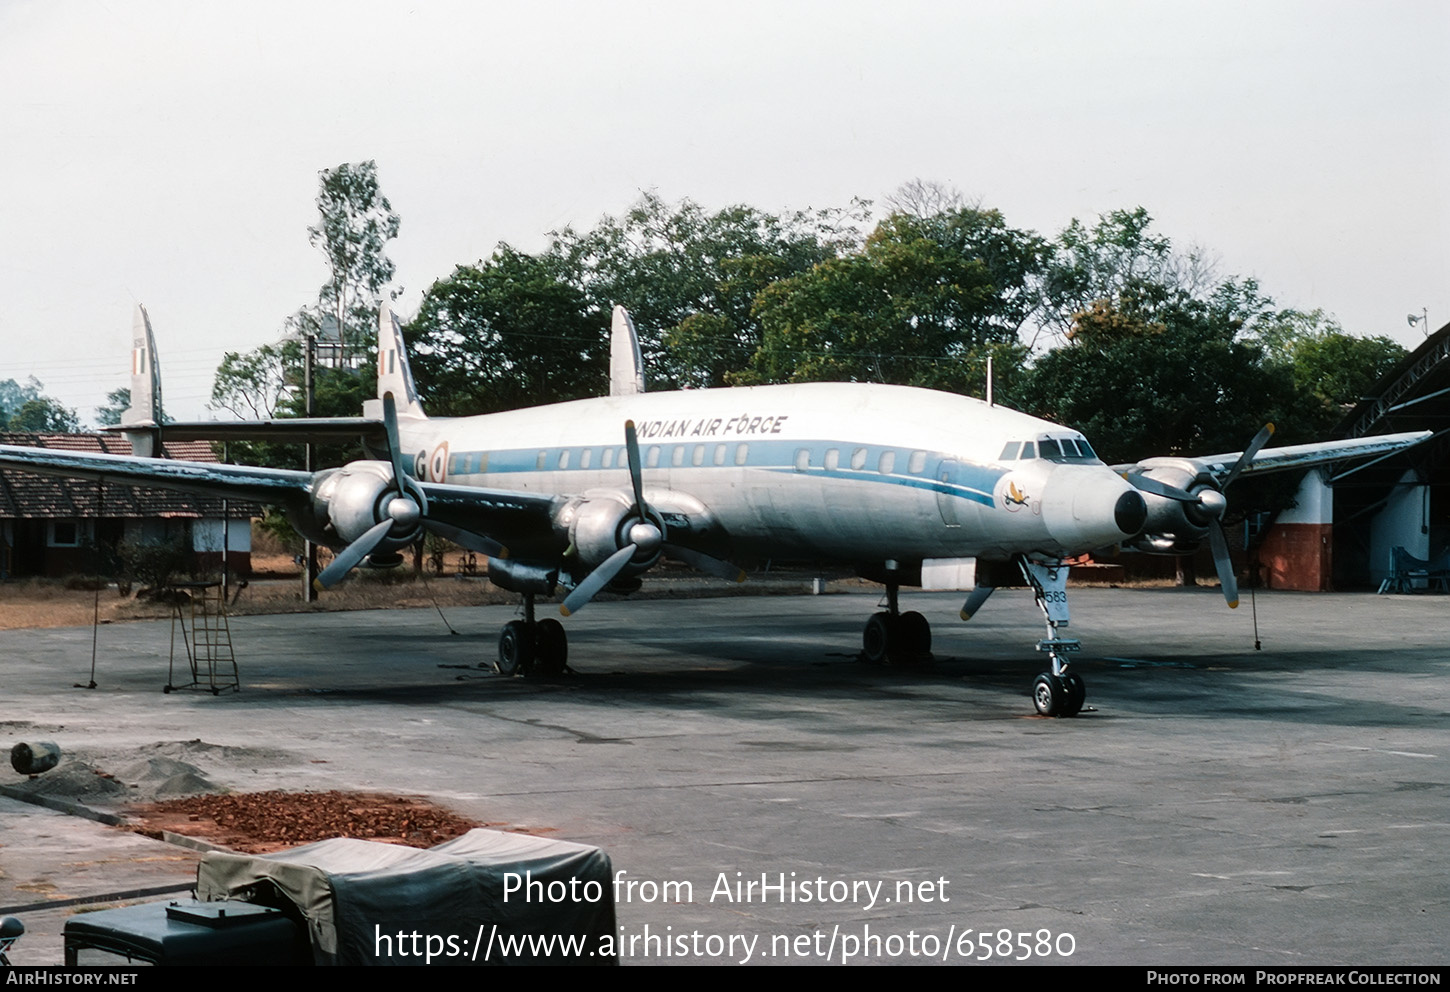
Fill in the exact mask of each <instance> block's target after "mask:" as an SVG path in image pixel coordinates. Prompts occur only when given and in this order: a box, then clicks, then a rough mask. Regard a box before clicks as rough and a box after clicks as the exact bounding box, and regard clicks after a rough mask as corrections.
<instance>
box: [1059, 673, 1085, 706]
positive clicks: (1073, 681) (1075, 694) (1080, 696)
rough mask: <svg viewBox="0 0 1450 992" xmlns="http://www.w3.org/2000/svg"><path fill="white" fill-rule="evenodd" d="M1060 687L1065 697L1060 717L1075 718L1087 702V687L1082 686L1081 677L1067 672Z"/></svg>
mask: <svg viewBox="0 0 1450 992" xmlns="http://www.w3.org/2000/svg"><path fill="white" fill-rule="evenodd" d="M1062 685H1063V689H1064V690H1065V696H1066V698H1065V699H1064V703H1065V705H1064V706H1063V708H1062V715H1063V716H1077V715H1078V714H1079V713H1081V712H1082V704H1083V703H1084V702H1086V701H1087V686H1086V685H1085V684H1083V680H1082V676H1081V675H1079V674H1078V673H1077V672H1068V673H1067V674H1066V675H1064V676H1063V677H1062Z"/></svg>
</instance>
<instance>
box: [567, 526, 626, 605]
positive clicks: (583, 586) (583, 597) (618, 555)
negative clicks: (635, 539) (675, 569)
mask: <svg viewBox="0 0 1450 992" xmlns="http://www.w3.org/2000/svg"><path fill="white" fill-rule="evenodd" d="M638 550H639V549H638V548H637V547H635V546H634V545H633V544H627V545H625V546H624V547H622V548H620V549H619V550H618V551H616V552H615V553H614V554H612V555H610V556H609V557H608V558H606V559H605V560H604V564H603V565H600V566H599V567H598V568H596V569H595V570H594V571H592V572H590V573H589V574H588V575H587V576H585V577H584V581H583V582H581V583H579V584H578V585H577V586H575V587H574V591H573V592H571V593H570V594H569V595H568V596H565V597H564V602H563V603H562V604H560V606H559V612H560V613H562V614H563V615H564V616H566V617H567V616H569V615H570V614H571V613H578V612H579V611H580V610H582V609H583V608H584V607H585V606H586V605H587V604H588V603H589V601H590V600H591V599H593V598H594V597H595V596H596V595H598V593H599V590H601V589H603V588H604V587H605V586H607V585H609V583H610V582H611V581H613V579H614V577H615V576H616V575H618V574H619V573H620V571H621V570H622V569H623V568H624V566H625V565H627V564H629V560H630V559H631V558H633V557H634V553H635V552H636V551H638Z"/></svg>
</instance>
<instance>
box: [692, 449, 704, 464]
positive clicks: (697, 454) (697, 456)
mask: <svg viewBox="0 0 1450 992" xmlns="http://www.w3.org/2000/svg"><path fill="white" fill-rule="evenodd" d="M690 464H691V465H703V464H705V446H704V445H703V444H697V445H695V450H694V453H693V454H691V455H690Z"/></svg>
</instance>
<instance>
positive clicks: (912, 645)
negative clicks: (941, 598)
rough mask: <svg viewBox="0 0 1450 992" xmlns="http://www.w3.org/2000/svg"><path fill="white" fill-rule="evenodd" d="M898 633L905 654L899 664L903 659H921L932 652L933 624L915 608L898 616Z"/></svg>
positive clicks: (902, 651) (898, 662)
mask: <svg viewBox="0 0 1450 992" xmlns="http://www.w3.org/2000/svg"><path fill="white" fill-rule="evenodd" d="M896 634H897V640H899V641H900V642H901V653H902V655H903V658H902V659H899V660H898V661H897V664H900V663H901V661H902V660H904V661H919V660H921V659H923V658H926V657H928V656H929V655H930V654H931V624H929V623H927V620H926V617H924V616H922V615H921V614H920V613H917V612H916V611H915V610H912V611H910V612H908V613H903V614H901V616H900V617H898V618H897V621H896Z"/></svg>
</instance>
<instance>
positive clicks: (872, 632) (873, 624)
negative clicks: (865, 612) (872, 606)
mask: <svg viewBox="0 0 1450 992" xmlns="http://www.w3.org/2000/svg"><path fill="white" fill-rule="evenodd" d="M897 628H898V624H897V622H896V617H893V616H892V615H891V614H890V613H873V614H872V615H871V619H870V620H867V621H866V629H865V631H863V632H862V634H861V656H862V657H863V658H865V659H866V660H867V661H868V662H870V663H871V664H873V665H884V664H886V663H887V661H888V660H889V659H890V658H891V652H892V644H893V642H895V641H897V640H899V638H898V636H897Z"/></svg>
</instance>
